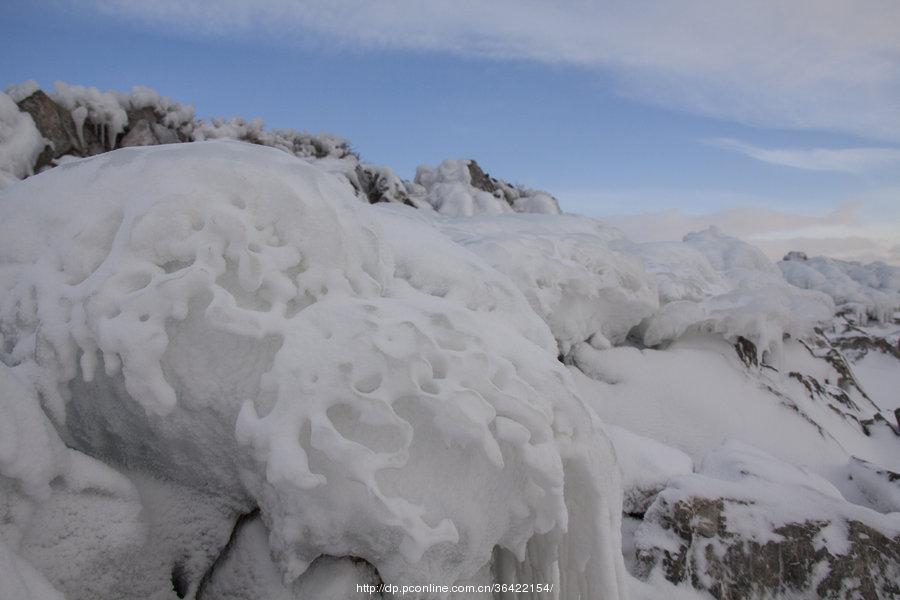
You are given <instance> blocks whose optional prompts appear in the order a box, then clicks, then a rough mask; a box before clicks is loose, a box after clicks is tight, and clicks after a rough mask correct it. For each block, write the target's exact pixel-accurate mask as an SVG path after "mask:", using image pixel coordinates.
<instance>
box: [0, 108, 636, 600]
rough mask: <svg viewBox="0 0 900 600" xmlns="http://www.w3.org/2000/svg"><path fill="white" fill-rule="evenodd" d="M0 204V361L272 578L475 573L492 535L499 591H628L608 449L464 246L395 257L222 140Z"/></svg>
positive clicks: (534, 326)
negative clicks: (248, 510) (260, 546)
mask: <svg viewBox="0 0 900 600" xmlns="http://www.w3.org/2000/svg"><path fill="white" fill-rule="evenodd" d="M61 91H62V90H61ZM66 94H71V97H72V98H73V99H74V101H77V102H81V101H82V99H85V98H86V101H87V102H88V104H90V103H91V102H93V101H94V100H96V101H97V102H101V103H102V101H103V100H105V99H104V98H102V97H101V98H94V97H93V94H91V93H89V92H87V91H84V90H66ZM114 127H115V125H114V124H113V123H110V128H111V129H112V128H114ZM0 205H2V210H3V212H4V214H5V215H7V216H8V218H6V219H5V220H4V221H3V223H2V224H0V261H2V264H3V269H2V271H0V289H2V305H0V331H2V334H3V356H2V358H3V361H4V362H5V363H7V364H9V365H16V368H17V369H18V370H19V371H20V372H21V373H23V374H24V375H25V376H26V377H27V379H28V382H27V383H28V384H29V385H32V386H34V388H35V389H36V390H38V391H40V393H41V395H42V398H43V400H44V404H45V407H46V409H47V410H49V412H50V416H51V417H52V418H53V419H54V421H55V422H56V424H57V426H58V427H59V428H60V429H61V430H62V431H63V432H64V434H65V436H66V437H67V438H68V439H67V443H69V444H70V445H72V446H74V447H77V448H79V449H80V450H82V451H84V452H86V453H88V454H96V455H103V456H104V457H105V458H106V459H107V460H109V461H111V462H112V463H113V464H117V465H120V466H123V467H127V468H128V469H134V470H152V471H153V473H154V474H155V475H157V476H162V477H165V478H167V479H169V480H171V481H173V482H176V483H178V484H180V485H188V486H197V487H202V488H204V489H207V490H218V491H219V493H221V494H222V495H226V496H233V497H235V498H237V499H241V500H249V501H251V502H253V503H256V504H258V505H259V507H260V511H261V517H262V521H263V523H265V525H266V526H267V527H268V528H269V530H270V533H269V537H268V541H269V546H270V549H271V551H272V552H273V554H274V556H275V558H276V562H277V564H278V566H279V569H280V570H281V572H282V574H283V576H284V577H285V578H286V580H292V579H296V578H297V577H299V576H301V575H302V574H303V573H304V571H305V570H306V569H307V567H308V566H309V565H310V564H311V563H312V562H313V561H314V559H316V558H317V557H318V556H320V555H330V556H338V557H339V556H355V557H360V558H364V559H365V560H367V561H368V562H369V563H371V564H372V565H374V566H375V567H376V568H377V569H378V572H379V575H380V576H381V578H382V579H383V580H384V581H385V582H395V583H399V584H413V583H447V584H449V583H453V582H456V581H472V580H477V579H479V578H481V579H483V578H485V577H490V569H489V568H488V565H489V564H490V563H491V561H492V560H493V557H494V556H495V555H497V552H498V551H497V550H495V548H496V547H499V548H500V549H501V550H499V553H500V555H501V556H503V555H504V553H506V555H508V556H509V557H513V556H514V557H515V558H516V559H517V560H512V561H511V562H509V563H505V564H508V565H513V566H512V567H506V568H504V569H503V570H502V572H503V573H504V574H505V575H504V577H506V578H508V579H509V578H511V579H513V580H522V581H525V580H528V578H529V576H526V574H531V575H530V577H534V576H536V575H539V576H540V577H541V578H542V579H540V582H545V581H546V579H543V578H544V577H547V578H551V579H555V580H557V581H558V582H559V584H560V585H559V586H558V587H557V590H558V592H557V593H558V595H559V597H564V598H579V597H580V598H585V597H596V596H603V597H605V598H612V597H617V596H619V594H620V593H623V590H624V566H623V562H622V556H621V554H620V552H619V540H620V532H619V520H620V511H621V504H620V498H621V490H620V488H619V480H618V473H617V469H616V466H615V462H614V461H615V459H614V456H613V452H612V449H611V446H610V444H609V443H608V441H607V440H606V438H605V436H604V434H603V433H602V429H601V427H600V425H599V422H598V421H597V418H596V416H595V414H594V413H593V412H592V411H591V410H590V409H589V408H587V407H586V406H585V405H584V404H583V403H582V401H581V400H580V398H579V396H578V393H577V391H576V389H575V386H574V384H573V381H572V379H571V375H570V374H569V372H568V371H567V370H566V369H565V368H564V367H563V366H562V365H561V364H560V363H559V362H558V361H557V360H556V356H555V352H554V351H553V350H555V349H552V348H548V346H552V341H551V340H552V338H551V337H550V333H549V331H548V330H547V329H546V327H544V326H543V325H542V324H541V322H540V320H539V319H538V318H537V317H536V316H535V315H533V314H531V313H528V309H527V301H526V300H525V299H524V298H523V297H522V296H521V294H520V293H519V292H518V291H517V290H516V289H515V287H513V285H512V284H511V283H510V282H509V281H508V280H507V279H506V278H505V277H504V276H502V275H501V274H500V273H498V272H496V271H494V270H492V269H491V268H490V267H489V266H487V265H486V264H485V263H484V262H482V261H481V259H479V258H478V257H477V256H475V255H473V254H470V253H468V252H467V251H466V250H465V249H463V248H460V247H458V246H457V247H456V249H455V251H454V252H453V253H451V254H440V253H439V252H438V251H434V250H431V249H430V247H429V246H428V245H422V246H415V247H412V248H411V247H410V245H404V244H400V243H398V244H393V245H392V244H390V243H388V242H386V241H385V233H384V232H385V230H387V229H390V225H389V222H390V220H391V219H397V218H403V219H406V218H407V217H405V216H403V215H399V216H398V215H394V214H393V213H391V212H390V211H383V210H380V209H379V208H377V207H371V206H368V205H365V204H362V203H360V202H359V201H358V200H356V198H354V196H353V195H352V193H351V192H350V191H349V190H348V188H347V186H346V185H344V184H343V183H342V182H341V181H339V180H338V179H337V178H335V177H334V176H333V175H330V174H328V173H325V172H323V171H321V170H319V169H317V168H315V167H314V166H312V165H310V164H309V163H307V162H305V161H303V160H300V159H297V158H295V157H292V156H289V155H288V154H286V153H284V152H279V151H277V150H273V149H269V148H262V147H259V146H253V145H250V144H244V143H238V142H223V141H217V142H204V143H194V144H185V145H168V146H156V147H150V148H127V149H123V150H118V151H115V152H112V153H108V154H104V155H99V156H96V157H93V158H90V159H87V160H82V161H78V162H77V163H72V164H67V165H62V166H60V167H57V168H55V169H53V170H52V171H50V172H48V173H45V174H42V175H40V176H39V177H34V178H29V179H28V180H26V181H24V182H22V183H21V184H17V185H15V186H12V187H10V188H8V189H6V190H4V192H3V195H2V196H0ZM427 227H428V226H427V224H426V223H422V225H421V226H420V231H419V232H418V235H421V236H425V235H427V233H426V231H427ZM432 235H433V236H435V238H436V239H446V238H442V237H441V235H442V234H441V233H440V232H438V231H437V230H436V229H435V230H432ZM442 243H444V242H442ZM447 243H449V242H447ZM445 245H446V243H445ZM435 247H436V248H438V249H440V248H441V245H440V244H436V245H435ZM409 252H415V253H417V254H418V255H422V254H423V253H424V254H426V255H427V254H428V253H429V252H434V256H433V257H432V258H431V260H430V261H427V262H429V263H431V264H436V265H437V264H441V263H442V261H443V262H446V263H447V264H449V265H450V266H451V267H452V268H451V269H449V270H448V271H446V272H443V273H442V274H440V275H441V276H443V277H445V278H447V277H452V278H458V280H457V281H445V282H443V283H442V282H441V281H440V280H439V279H438V275H439V274H438V273H437V271H436V270H435V269H434V268H433V267H432V268H431V270H428V269H427V268H426V267H424V266H423V265H424V264H425V262H426V261H423V260H421V259H419V258H418V257H417V256H409V255H407V254H405V253H409ZM448 256H449V258H448ZM466 262H468V263H470V264H472V265H476V266H477V267H478V268H477V269H465V268H462V267H463V265H464V264H465V263H466ZM466 280H469V281H466ZM442 288H445V289H443V291H444V292H446V290H447V289H449V290H452V291H453V293H441V291H442ZM492 294H493V297H492ZM24 418H31V417H27V415H26V416H25V417H24ZM0 450H3V453H2V455H0V458H3V460H4V461H6V462H5V463H4V464H11V465H13V467H15V465H17V464H18V463H17V462H16V461H17V459H16V457H15V456H13V457H12V458H10V456H11V454H10V452H9V451H7V450H6V449H4V448H0ZM44 454H45V453H37V454H36V456H43V455H44ZM10 461H11V462H10ZM15 468H16V469H18V467H15ZM17 473H18V471H16V472H15V473H12V475H13V476H16V477H19V475H18V474H17ZM504 560H506V559H504ZM518 561H524V562H518Z"/></svg>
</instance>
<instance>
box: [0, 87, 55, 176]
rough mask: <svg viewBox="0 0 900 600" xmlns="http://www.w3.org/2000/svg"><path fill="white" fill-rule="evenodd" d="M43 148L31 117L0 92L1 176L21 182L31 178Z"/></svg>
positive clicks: (41, 138) (41, 140)
mask: <svg viewBox="0 0 900 600" xmlns="http://www.w3.org/2000/svg"><path fill="white" fill-rule="evenodd" d="M44 145H45V141H44V138H43V137H42V136H41V132H40V131H38V129H37V127H35V125H34V121H33V120H32V118H31V116H30V115H29V114H28V113H23V112H20V111H19V107H18V106H16V103H15V102H13V100H12V98H10V97H9V96H7V95H6V94H4V93H0V173H2V174H3V175H4V176H5V177H16V178H19V179H21V178H23V177H26V176H28V175H31V174H32V173H33V172H34V165H35V164H36V163H37V159H38V157H39V156H40V155H41V152H43V150H44Z"/></svg>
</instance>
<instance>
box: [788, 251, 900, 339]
mask: <svg viewBox="0 0 900 600" xmlns="http://www.w3.org/2000/svg"><path fill="white" fill-rule="evenodd" d="M778 266H779V267H780V268H781V271H782V273H783V274H784V278H785V279H786V280H787V281H788V282H790V283H792V284H793V285H795V286H797V287H800V288H804V289H809V290H818V291H820V292H824V293H825V294H828V295H829V296H831V298H832V299H833V300H834V303H835V305H836V306H837V308H838V310H840V311H841V312H845V313H848V314H849V315H850V316H852V317H854V319H855V320H856V321H857V322H859V323H861V324H866V322H867V321H868V320H869V319H873V320H875V321H880V322H889V321H891V320H892V318H893V314H894V312H895V311H897V310H900V267H891V266H889V265H886V264H884V263H872V264H870V265H861V264H859V263H854V262H847V261H842V260H835V259H831V258H825V257H822V256H816V257H814V258H809V259H806V260H784V261H781V262H780V263H778Z"/></svg>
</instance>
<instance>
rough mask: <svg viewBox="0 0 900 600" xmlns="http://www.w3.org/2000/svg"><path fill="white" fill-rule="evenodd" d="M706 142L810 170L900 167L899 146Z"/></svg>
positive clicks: (843, 170)
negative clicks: (764, 145) (765, 145)
mask: <svg viewBox="0 0 900 600" xmlns="http://www.w3.org/2000/svg"><path fill="white" fill-rule="evenodd" d="M706 142H707V143H709V144H711V145H714V146H718V147H720V148H725V149H726V150H733V151H735V152H740V153H741V154H745V155H746V156H749V157H750V158H754V159H756V160H759V161H762V162H767V163H771V164H773V165H781V166H785V167H793V168H795V169H806V170H810V171H839V172H843V173H857V174H859V173H865V172H868V171H877V170H881V169H885V168H889V167H900V149H897V148H838V149H831V148H810V149H802V148H762V147H759V146H754V145H753V144H748V143H745V142H741V141H740V140H734V139H730V138H714V139H710V140H706Z"/></svg>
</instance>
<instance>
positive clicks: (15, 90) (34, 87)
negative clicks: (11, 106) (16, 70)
mask: <svg viewBox="0 0 900 600" xmlns="http://www.w3.org/2000/svg"><path fill="white" fill-rule="evenodd" d="M39 89H41V88H40V86H39V85H38V83H37V81H35V80H34V79H29V80H28V81H24V82H22V83H18V84H15V85H11V86H9V87H8V88H6V89H5V90H4V92H6V95H7V96H9V97H10V98H12V101H13V102H15V103H16V104H18V103H19V102H21V101H22V100H24V99H25V98H27V97H28V96H30V95H32V94H33V93H35V92H36V91H38V90H39Z"/></svg>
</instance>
